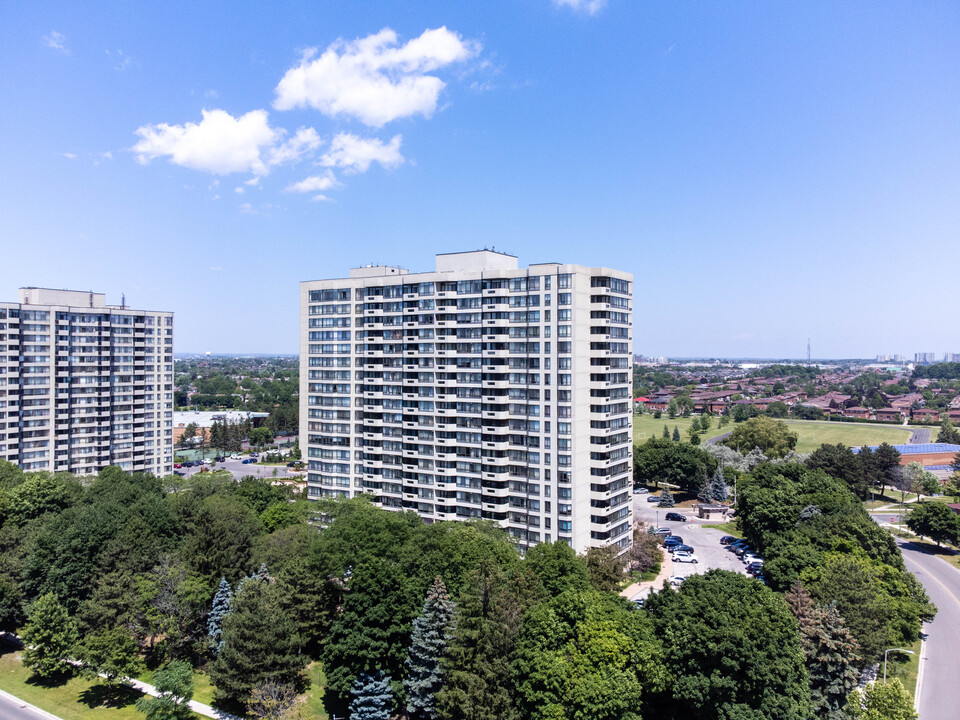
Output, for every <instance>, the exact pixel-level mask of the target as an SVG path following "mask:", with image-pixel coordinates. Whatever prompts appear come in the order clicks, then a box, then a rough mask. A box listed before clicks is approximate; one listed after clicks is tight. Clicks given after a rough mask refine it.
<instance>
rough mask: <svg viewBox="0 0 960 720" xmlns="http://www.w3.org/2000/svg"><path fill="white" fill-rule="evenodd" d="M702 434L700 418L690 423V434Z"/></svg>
mask: <svg viewBox="0 0 960 720" xmlns="http://www.w3.org/2000/svg"><path fill="white" fill-rule="evenodd" d="M698 432H700V418H699V417H695V418H694V419H693V420H692V421H691V423H690V434H691V435H692V434H693V433H698Z"/></svg>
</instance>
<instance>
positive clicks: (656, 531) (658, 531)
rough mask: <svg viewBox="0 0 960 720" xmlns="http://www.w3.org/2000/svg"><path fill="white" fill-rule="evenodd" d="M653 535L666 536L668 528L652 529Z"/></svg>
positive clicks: (668, 531)
mask: <svg viewBox="0 0 960 720" xmlns="http://www.w3.org/2000/svg"><path fill="white" fill-rule="evenodd" d="M653 534H654V535H664V536H667V535H669V534H670V528H668V527H658V528H654V529H653Z"/></svg>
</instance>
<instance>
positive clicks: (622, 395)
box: [590, 276, 633, 547]
mask: <svg viewBox="0 0 960 720" xmlns="http://www.w3.org/2000/svg"><path fill="white" fill-rule="evenodd" d="M591 286H592V287H591V310H590V343H591V368H590V371H591V372H590V410H591V426H592V430H591V438H590V443H591V448H590V473H591V518H590V519H591V538H592V539H593V540H596V541H600V542H603V543H609V544H616V545H619V546H621V547H626V546H627V545H628V544H629V542H630V530H631V525H632V509H631V507H632V506H631V502H630V498H631V495H630V481H631V468H632V450H631V448H632V435H633V433H632V418H633V416H632V409H631V406H630V403H631V394H630V390H631V388H630V370H629V362H630V354H631V347H632V337H631V332H630V328H631V322H630V313H631V311H632V309H631V307H630V302H629V299H630V288H629V283H628V282H627V281H625V280H618V279H615V278H607V277H601V276H594V277H593V278H592V282H591Z"/></svg>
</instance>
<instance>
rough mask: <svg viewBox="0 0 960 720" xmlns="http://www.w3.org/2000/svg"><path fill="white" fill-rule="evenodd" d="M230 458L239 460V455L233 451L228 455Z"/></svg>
mask: <svg viewBox="0 0 960 720" xmlns="http://www.w3.org/2000/svg"><path fill="white" fill-rule="evenodd" d="M230 459H231V460H239V459H240V456H239V455H237V454H236V453H234V454H233V455H231V456H230Z"/></svg>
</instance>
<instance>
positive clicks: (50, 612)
mask: <svg viewBox="0 0 960 720" xmlns="http://www.w3.org/2000/svg"><path fill="white" fill-rule="evenodd" d="M21 639H22V640H23V644H24V651H23V664H24V665H26V666H27V667H28V668H30V669H31V670H33V672H34V674H35V675H37V677H41V678H44V679H47V678H53V677H56V676H58V675H64V674H66V673H68V672H69V671H70V670H71V669H72V668H73V666H72V665H71V664H70V663H69V659H70V653H71V652H73V649H74V647H75V646H76V644H77V623H76V621H75V620H74V619H73V618H72V617H70V616H69V615H68V614H67V609H66V608H65V607H64V606H63V605H61V604H60V602H59V601H58V600H57V597H56V596H55V595H54V594H53V593H47V594H46V595H41V596H40V597H39V598H38V599H37V601H36V602H34V603H33V605H31V606H30V609H29V610H28V611H27V624H26V625H25V626H24V628H23V633H22V634H21Z"/></svg>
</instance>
